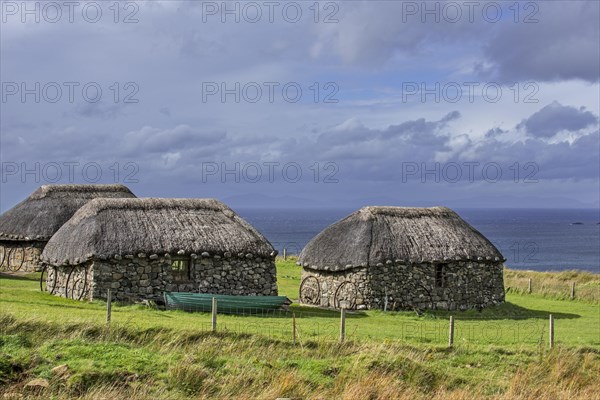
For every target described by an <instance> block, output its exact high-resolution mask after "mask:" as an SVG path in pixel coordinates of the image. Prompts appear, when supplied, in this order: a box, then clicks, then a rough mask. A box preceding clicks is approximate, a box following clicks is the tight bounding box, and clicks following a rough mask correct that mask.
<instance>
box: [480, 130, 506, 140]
mask: <svg viewBox="0 0 600 400" xmlns="http://www.w3.org/2000/svg"><path fill="white" fill-rule="evenodd" d="M507 132H508V131H505V130H504V129H501V128H492V129H490V130H489V131H487V132H486V133H485V137H486V138H495V137H498V136H501V135H503V134H505V133H507Z"/></svg>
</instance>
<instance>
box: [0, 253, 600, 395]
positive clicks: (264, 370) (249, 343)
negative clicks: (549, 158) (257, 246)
mask: <svg viewBox="0 0 600 400" xmlns="http://www.w3.org/2000/svg"><path fill="white" fill-rule="evenodd" d="M277 266H278V283H279V290H280V294H282V295H286V296H288V297H290V298H291V299H297V293H298V286H299V283H300V268H299V267H297V266H296V265H295V261H294V260H288V261H286V262H283V261H282V260H278V263H277ZM37 278H38V275H37V274H31V275H27V276H25V277H18V278H16V277H7V276H5V275H4V276H0V395H1V394H2V393H8V394H9V395H10V394H11V393H25V390H24V389H23V384H24V383H25V382H27V380H29V379H31V378H34V377H39V378H46V379H49V381H50V388H49V389H48V390H47V392H44V393H43V394H42V397H43V398H47V397H52V396H54V397H55V398H74V397H75V398H77V397H79V398H97V397H104V398H127V399H137V398H139V399H145V398H173V399H180V398H181V399H183V398H188V397H190V396H194V397H197V398H230V397H239V398H269V399H272V398H276V397H278V396H280V397H283V396H300V397H305V398H348V399H351V398H373V399H377V398H404V397H405V398H434V397H436V396H437V397H439V398H472V397H486V396H487V397H502V396H505V397H506V398H512V397H521V398H543V397H544V396H546V395H547V396H548V398H552V397H571V398H577V397H579V396H581V397H582V398H593V397H598V394H600V388H599V385H598V384H597V383H596V381H597V379H596V378H595V377H597V375H598V374H599V373H600V308H599V307H598V305H596V304H594V303H593V302H585V301H570V300H560V299H555V298H551V297H549V296H544V295H542V294H540V295H536V294H521V293H515V292H510V293H508V295H507V302H506V303H505V304H503V305H500V306H497V307H493V308H489V309H486V310H483V311H482V312H477V311H468V312H453V313H449V312H442V311H436V312H428V313H424V314H422V315H417V314H416V313H414V312H390V313H384V312H381V311H367V312H357V313H350V314H349V315H348V319H347V327H346V331H347V342H346V343H344V344H339V343H338V342H337V336H338V332H339V313H337V312H335V311H330V310H320V309H315V308H310V307H301V306H297V305H294V306H292V307H291V312H294V313H295V314H296V317H297V318H296V319H297V325H298V329H299V333H300V338H299V341H298V342H297V344H296V345H294V344H293V343H292V324H291V318H290V315H291V312H290V313H282V314H280V315H278V316H274V317H259V316H229V315H219V318H218V331H219V332H218V333H217V334H213V333H211V332H210V316H209V315H208V314H203V313H195V314H192V313H185V312H181V311H159V310H155V309H151V308H148V307H143V306H140V305H120V304H116V305H114V306H113V314H112V323H111V324H110V326H107V324H106V323H105V322H104V321H105V313H106V305H105V304H104V303H103V302H100V301H96V302H91V303H87V302H76V301H72V300H67V299H63V298H59V297H55V296H52V295H50V294H47V293H42V292H40V291H39V285H38V283H37ZM571 278H573V276H571ZM575 278H576V276H575ZM550 313H551V314H553V315H554V316H555V326H556V342H557V348H556V349H554V350H552V351H550V350H548V349H547V340H548V330H547V325H548V314H550ZM451 314H452V315H453V316H454V317H455V319H456V330H457V331H456V335H455V343H456V345H455V346H454V348H452V349H448V348H447V346H446V342H447V329H448V318H449V316H450V315H451ZM61 364H67V365H68V367H69V371H70V372H69V376H68V377H67V378H65V379H58V378H57V377H53V375H52V373H51V369H52V368H53V367H56V366H58V365H61ZM590 377H591V378H590ZM534 379H535V380H534ZM539 385H541V386H542V387H544V390H545V392H543V393H540V392H537V391H536V390H537V389H536V390H533V389H532V388H534V387H537V386H539ZM403 396H404V397H403Z"/></svg>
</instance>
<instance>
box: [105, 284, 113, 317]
mask: <svg viewBox="0 0 600 400" xmlns="http://www.w3.org/2000/svg"><path fill="white" fill-rule="evenodd" d="M111 313H112V293H111V291H110V289H108V294H107V295H106V323H107V324H110V316H111Z"/></svg>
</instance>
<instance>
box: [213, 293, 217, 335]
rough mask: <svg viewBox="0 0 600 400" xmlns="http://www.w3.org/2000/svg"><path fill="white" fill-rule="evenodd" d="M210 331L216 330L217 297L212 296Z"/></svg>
mask: <svg viewBox="0 0 600 400" xmlns="http://www.w3.org/2000/svg"><path fill="white" fill-rule="evenodd" d="M212 331H213V332H216V331H217V299H216V298H215V297H213V298H212Z"/></svg>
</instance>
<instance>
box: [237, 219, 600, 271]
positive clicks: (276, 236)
mask: <svg viewBox="0 0 600 400" xmlns="http://www.w3.org/2000/svg"><path fill="white" fill-rule="evenodd" d="M235 210H236V211H237V212H238V213H239V214H240V216H242V217H243V218H245V219H246V220H247V221H248V222H249V223H251V224H252V225H253V226H254V227H256V228H257V229H258V230H259V231H260V232H261V233H262V234H263V235H265V236H266V237H267V239H268V240H269V241H270V242H271V244H273V246H274V247H275V248H276V249H277V250H278V251H279V253H280V254H281V253H282V252H283V249H284V248H285V249H287V253H288V254H299V253H300V251H302V248H303V247H304V246H305V245H306V244H307V243H308V242H309V241H310V240H311V239H312V238H313V237H315V236H316V235H317V234H318V233H319V232H321V231H322V230H323V229H324V228H326V227H327V226H329V225H331V224H332V223H334V222H336V221H338V220H340V219H342V218H344V217H345V216H347V215H349V214H350V213H352V212H353V211H355V210H354V209H348V208H339V209H335V208H302V209H301V208H289V209H284V208H281V209H266V208H236V209H235ZM454 210H455V211H456V212H457V213H458V214H459V215H460V216H461V217H462V218H463V219H464V220H465V221H467V222H468V223H469V224H471V225H472V226H473V227H474V228H475V229H477V230H478V231H479V232H481V233H482V234H483V235H485V236H486V237H487V238H488V239H489V240H490V241H491V242H492V243H493V244H494V245H495V246H496V247H497V248H498V249H499V250H500V252H501V253H502V254H503V255H504V257H505V258H506V262H505V265H506V266H507V267H509V268H512V269H521V270H534V271H564V270H569V269H578V270H584V271H590V272H595V273H600V210H598V209H529V208H527V209H525V208H523V209H519V208H456V209H454Z"/></svg>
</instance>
